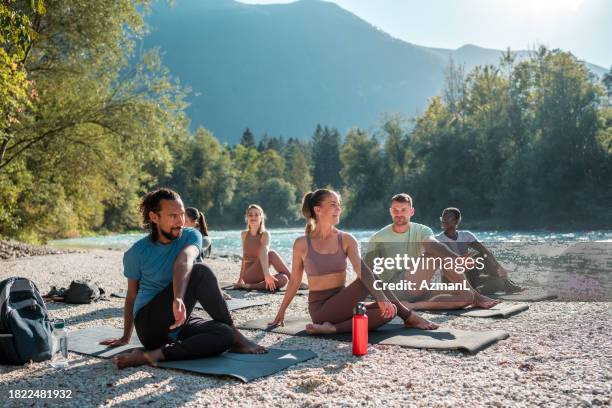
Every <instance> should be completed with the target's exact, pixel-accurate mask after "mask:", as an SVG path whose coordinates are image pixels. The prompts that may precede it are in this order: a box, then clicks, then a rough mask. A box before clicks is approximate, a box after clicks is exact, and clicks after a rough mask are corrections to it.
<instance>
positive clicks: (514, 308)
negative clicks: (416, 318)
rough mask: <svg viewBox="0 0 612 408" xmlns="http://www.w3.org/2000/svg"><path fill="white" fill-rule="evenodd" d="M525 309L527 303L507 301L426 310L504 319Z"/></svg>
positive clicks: (454, 314) (444, 313)
mask: <svg viewBox="0 0 612 408" xmlns="http://www.w3.org/2000/svg"><path fill="white" fill-rule="evenodd" d="M527 309H529V305H525V304H518V305H511V304H508V303H499V304H497V305H495V306H493V307H492V308H490V309H481V308H478V307H474V308H467V309H454V310H428V311H427V313H435V314H443V315H450V316H468V317H494V318H504V319H505V318H508V317H510V316H514V315H515V314H518V313H521V312H523V311H525V310H527Z"/></svg>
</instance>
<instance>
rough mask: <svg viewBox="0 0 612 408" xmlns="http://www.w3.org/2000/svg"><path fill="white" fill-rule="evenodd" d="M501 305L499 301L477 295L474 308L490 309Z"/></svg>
mask: <svg viewBox="0 0 612 408" xmlns="http://www.w3.org/2000/svg"><path fill="white" fill-rule="evenodd" d="M498 303H501V301H499V300H493V299H491V298H489V297H486V296H484V295H481V294H480V293H476V296H475V298H474V307H481V308H483V309H490V308H492V307H493V306H495V305H496V304H498Z"/></svg>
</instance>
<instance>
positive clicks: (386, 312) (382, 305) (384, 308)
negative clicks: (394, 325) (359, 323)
mask: <svg viewBox="0 0 612 408" xmlns="http://www.w3.org/2000/svg"><path fill="white" fill-rule="evenodd" d="M376 303H377V304H378V308H379V309H380V314H381V316H382V317H384V318H385V319H393V318H394V317H395V315H396V314H397V309H396V308H395V306H394V305H393V303H391V302H389V301H388V300H381V301H379V302H376Z"/></svg>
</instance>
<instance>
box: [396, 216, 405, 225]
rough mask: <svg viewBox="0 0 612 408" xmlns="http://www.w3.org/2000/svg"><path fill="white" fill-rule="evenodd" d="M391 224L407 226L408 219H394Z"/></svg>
mask: <svg viewBox="0 0 612 408" xmlns="http://www.w3.org/2000/svg"><path fill="white" fill-rule="evenodd" d="M393 223H394V224H395V225H406V224H408V218H407V217H396V218H393Z"/></svg>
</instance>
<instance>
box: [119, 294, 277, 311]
mask: <svg viewBox="0 0 612 408" xmlns="http://www.w3.org/2000/svg"><path fill="white" fill-rule="evenodd" d="M111 296H112V297H117V298H123V299H124V298H125V296H126V293H125V291H118V292H113V293H111ZM225 302H226V303H227V307H228V309H229V310H230V311H233V310H238V309H246V308H247V307H255V306H263V305H267V304H269V303H270V302H266V301H265V300H255V299H238V298H232V299H230V300H226V301H225ZM195 308H196V309H200V310H201V309H202V305H200V304H199V303H196V305H195Z"/></svg>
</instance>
